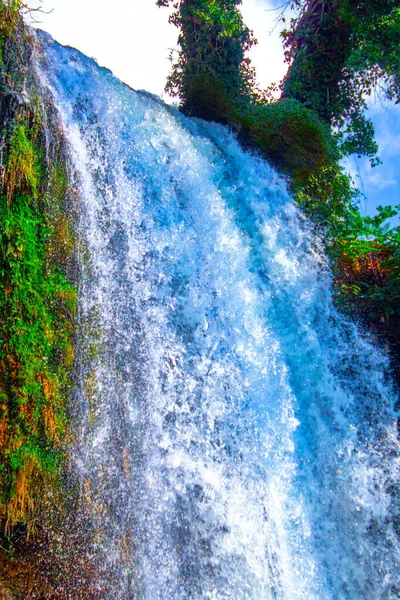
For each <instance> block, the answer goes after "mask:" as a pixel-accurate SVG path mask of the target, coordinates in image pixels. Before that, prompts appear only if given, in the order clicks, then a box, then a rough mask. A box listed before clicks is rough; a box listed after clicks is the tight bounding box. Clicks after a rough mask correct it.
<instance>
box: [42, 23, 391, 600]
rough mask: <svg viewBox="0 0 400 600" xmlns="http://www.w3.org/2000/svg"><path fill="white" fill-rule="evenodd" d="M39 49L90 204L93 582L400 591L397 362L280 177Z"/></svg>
mask: <svg viewBox="0 0 400 600" xmlns="http://www.w3.org/2000/svg"><path fill="white" fill-rule="evenodd" d="M40 39H41V43H42V44H43V46H44V56H43V57H41V59H40V63H41V65H40V69H41V79H42V82H43V84H44V85H45V86H46V87H47V88H48V89H49V90H50V92H51V94H52V95H53V98H54V102H55V105H56V107H57V109H58V111H59V114H60V118H61V120H62V123H63V127H64V129H65V133H66V136H67V139H68V143H69V148H70V154H71V161H72V162H73V164H74V168H75V171H76V173H77V185H78V188H79V195H80V236H81V240H82V247H84V249H85V250H84V252H82V266H81V269H82V280H81V285H80V323H81V327H82V339H81V346H82V351H81V354H82V355H84V358H85V360H83V361H82V363H81V364H80V365H79V367H78V369H79V372H80V374H81V375H80V389H78V390H77V407H76V427H77V428H78V435H77V443H76V448H75V453H74V461H75V464H76V466H77V468H78V469H79V472H80V475H81V481H82V496H83V497H84V498H85V499H86V501H87V502H88V503H89V504H90V506H91V510H92V514H93V520H94V522H95V524H96V526H97V528H98V544H99V548H104V560H103V562H102V565H101V572H100V574H99V588H101V587H104V589H105V587H106V585H107V583H106V582H107V581H112V582H113V583H112V590H111V592H110V591H109V592H107V594H108V595H107V596H105V597H107V598H108V597H109V598H113V599H114V598H115V599H124V600H126V599H129V598H145V599H149V600H153V599H158V598H159V599H162V600H170V599H171V600H172V599H173V600H178V599H179V600H187V599H189V598H192V599H200V598H209V599H215V600H217V599H218V600H222V599H225V598H226V599H227V598H232V599H235V600H236V599H237V600H239V599H249V600H250V599H251V600H261V599H265V600H272V599H278V600H313V599H315V600H317V599H318V600H339V599H348V600H356V599H360V600H367V599H371V600H375V599H378V598H379V599H384V598H396V597H398V594H399V593H400V582H399V569H398V567H397V565H398V561H399V559H400V557H399V540H398V534H399V527H398V523H399V520H398V500H397V497H398V483H397V482H398V469H399V458H398V439H397V428H396V414H395V412H394V410H393V403H394V401H395V398H394V393H393V390H392V388H391V387H390V385H389V383H388V382H387V381H386V379H385V370H386V368H387V365H386V362H385V359H384V358H383V357H382V355H381V354H380V353H379V352H378V351H377V350H376V349H375V348H373V347H372V346H371V345H370V343H369V341H368V340H367V339H365V338H363V337H362V336H361V335H360V333H359V332H358V330H357V328H356V327H355V326H354V325H353V324H351V323H349V322H347V321H346V320H345V319H344V318H343V317H342V316H340V315H339V314H338V313H337V312H336V310H335V308H334V306H333V304H332V297H331V290H330V278H329V274H328V270H327V267H326V263H325V259H324V257H323V255H322V252H321V251H320V249H319V248H318V244H317V243H316V242H315V240H314V238H313V235H312V234H311V233H310V231H309V229H308V226H307V223H306V222H305V220H304V218H303V217H302V216H301V214H299V212H298V210H297V209H296V208H295V207H294V206H293V203H292V201H291V199H290V197H289V195H288V194H287V191H286V188H285V184H284V182H283V181H282V180H281V179H280V178H279V177H278V176H277V175H276V173H275V172H274V171H273V169H272V168H271V167H270V166H269V165H268V164H267V163H266V162H264V161H263V160H261V159H260V158H257V157H255V156H253V155H251V154H249V153H246V152H245V151H244V150H243V149H241V147H240V146H239V144H238V143H237V141H236V140H235V137H234V136H233V135H232V134H230V133H229V132H228V131H227V130H226V129H225V128H223V127H222V126H218V125H215V124H205V123H203V122H197V121H192V120H189V119H186V118H184V117H183V116H181V115H179V114H178V113H177V112H176V111H175V110H174V109H172V108H169V107H167V106H165V105H164V104H163V103H162V102H160V101H159V100H158V99H156V98H154V97H152V96H150V95H148V94H146V93H137V92H134V91H132V90H131V89H129V88H128V87H127V86H125V85H123V84H122V83H121V82H119V81H118V80H117V79H115V78H114V77H113V76H112V74H111V73H110V72H109V71H107V70H105V69H101V68H99V67H98V66H97V65H96V64H95V63H94V62H93V61H92V60H90V59H88V58H86V57H85V56H83V55H82V54H80V53H79V52H77V51H76V50H74V49H71V48H64V47H62V46H59V45H58V44H57V43H55V42H53V41H52V40H51V39H50V38H48V37H47V36H45V35H44V34H40ZM132 68H134V66H133V67H132ZM93 343H95V345H97V354H96V353H94V355H92V356H89V357H88V356H87V354H88V352H87V348H90V345H91V344H93ZM85 349H86V350H85ZM85 352H86V355H85ZM93 356H94V357H93Z"/></svg>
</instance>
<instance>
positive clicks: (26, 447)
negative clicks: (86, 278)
mask: <svg viewBox="0 0 400 600" xmlns="http://www.w3.org/2000/svg"><path fill="white" fill-rule="evenodd" d="M0 13H1V14H3V13H4V5H2V6H0ZM13 15H14V13H13ZM0 16H1V15H0ZM9 29H11V25H10V24H9ZM0 34H1V40H2V43H3V48H5V50H4V55H5V53H7V56H8V59H7V60H8V63H7V65H8V66H7V69H8V72H7V73H5V72H3V71H1V73H0V75H1V87H0V90H1V91H2V95H1V102H2V107H3V115H5V121H4V128H3V140H4V142H5V143H4V148H3V157H4V158H3V161H4V164H3V167H4V185H3V189H2V190H0V271H1V275H2V282H3V290H2V291H3V293H2V294H0V490H1V492H0V517H2V518H3V519H4V520H5V522H6V523H7V525H8V527H12V526H13V525H15V524H16V523H18V522H20V521H23V522H25V523H26V524H27V525H28V528H29V529H32V527H33V525H34V521H35V518H36V517H37V512H38V508H39V506H40V499H41V497H43V494H44V490H45V489H46V487H47V488H48V487H49V486H50V487H51V488H54V489H55V486H56V482H57V473H58V467H59V466H60V464H61V463H60V461H62V452H61V444H62V440H63V439H64V438H65V436H67V435H68V422H67V417H66V408H65V407H66V399H67V397H68V394H69V390H70V385H71V384H70V373H71V369H72V366H73V361H74V344H73V336H74V329H75V325H74V315H75V310H76V299H77V291H76V288H75V287H74V286H73V285H72V283H71V282H70V280H69V278H68V273H70V272H71V271H72V268H71V265H72V262H71V261H72V260H73V251H74V247H75V245H76V240H75V237H74V232H73V227H72V223H71V221H72V220H71V218H70V216H69V215H68V211H67V210H66V198H67V197H68V195H69V189H68V188H69V182H68V173H67V168H66V165H65V162H64V159H63V150H62V141H61V140H60V139H58V137H57V136H58V135H59V134H58V133H57V132H55V131H53V133H52V136H53V137H52V140H51V141H50V143H49V140H46V133H45V130H44V127H43V113H42V107H41V103H40V99H39V98H38V96H37V93H36V92H35V88H34V80H33V79H31V78H30V77H31V75H30V73H31V71H30V70H29V65H28V64H27V60H28V59H29V55H30V54H29V53H30V50H29V48H30V46H29V44H30V41H29V40H27V34H25V33H24V29H23V27H22V25H21V23H20V29H19V33H18V36H14V35H11V34H10V33H9V32H7V28H6V27H5V25H4V24H3V25H2V26H0ZM17 37H18V39H17ZM10 57H11V58H10ZM14 58H15V60H14ZM27 77H28V78H29V80H28V82H27V81H26V78H27ZM26 86H28V88H29V98H30V100H29V105H26V104H24V105H21V104H19V103H16V102H14V98H15V96H16V94H18V93H22V90H23V89H24V88H25V87H26ZM11 91H12V93H11Z"/></svg>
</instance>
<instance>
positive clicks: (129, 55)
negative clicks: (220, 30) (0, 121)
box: [39, 0, 400, 214]
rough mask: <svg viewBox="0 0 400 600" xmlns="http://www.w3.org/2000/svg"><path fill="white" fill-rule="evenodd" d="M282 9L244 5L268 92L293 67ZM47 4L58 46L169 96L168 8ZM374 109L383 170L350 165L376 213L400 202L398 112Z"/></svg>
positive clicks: (254, 2)
mask: <svg viewBox="0 0 400 600" xmlns="http://www.w3.org/2000/svg"><path fill="white" fill-rule="evenodd" d="M281 4H282V1H281V0H243V4H242V12H243V16H244V20H245V22H246V24H247V25H248V26H249V27H250V28H251V29H253V30H254V33H255V36H256V38H258V41H259V43H258V45H257V46H256V47H255V48H254V49H253V50H252V53H251V60H252V63H253V64H254V65H255V67H256V70H257V77H258V80H259V84H260V85H261V86H262V87H267V86H268V85H269V84H270V83H271V82H273V81H279V80H280V79H281V78H282V77H283V75H284V73H285V71H286V68H287V67H286V65H285V64H284V60H283V49H282V44H281V40H280V36H279V32H280V30H281V28H282V27H281V25H280V24H277V23H276V18H277V16H279V15H280V13H281V9H279V8H275V9H274V7H279V6H280V5H281ZM42 5H43V9H44V10H46V11H52V12H51V13H50V14H47V15H46V14H43V15H41V16H40V20H41V23H40V24H39V26H40V27H41V28H42V29H45V30H47V31H48V32H49V33H50V34H51V35H52V36H53V37H54V38H55V39H56V40H58V41H59V42H60V43H62V44H66V45H70V46H74V47H75V48H78V49H79V50H81V51H82V52H84V53H85V54H87V55H88V56H92V57H94V58H96V59H97V61H98V62H99V64H101V65H102V66H105V67H108V68H110V69H111V70H112V71H113V72H114V74H115V75H116V76H117V77H119V78H120V79H122V80H123V81H125V83H127V84H128V85H130V86H131V87H133V88H134V89H146V90H148V91H150V92H152V93H155V94H157V95H161V96H162V95H163V88H164V85H165V79H166V76H167V74H168V72H169V69H170V63H169V60H168V56H169V53H170V49H172V48H176V43H177V30H176V28H175V27H173V26H172V25H170V24H169V23H168V10H166V9H159V8H157V7H156V6H155V0H118V2H116V3H115V4H113V6H112V8H110V3H109V0H84V1H82V0H68V1H66V0H44V1H43V2H42ZM286 16H287V18H289V17H290V15H288V14H287V15H286ZM164 99H165V100H166V101H171V99H169V98H168V97H165V96H164ZM369 106H370V110H369V116H370V117H371V118H372V121H373V123H374V125H375V129H376V137H377V141H378V144H379V155H380V158H381V159H382V162H383V164H382V165H380V166H378V167H375V168H373V169H372V168H371V167H370V165H369V162H368V160H366V159H357V158H355V157H352V158H350V159H349V160H348V161H347V163H346V164H347V168H348V169H349V171H350V173H351V174H352V176H353V177H354V178H355V180H356V185H357V186H358V187H359V188H360V189H361V190H362V191H363V192H364V193H365V195H366V196H367V198H368V201H367V202H363V204H362V207H361V208H362V212H363V213H364V214H365V212H367V214H374V212H375V209H376V207H377V206H379V205H380V204H383V205H385V204H392V205H395V204H397V203H400V118H399V117H400V106H395V105H393V104H389V103H387V102H386V103H385V102H382V101H381V100H380V99H379V98H372V99H370V101H369Z"/></svg>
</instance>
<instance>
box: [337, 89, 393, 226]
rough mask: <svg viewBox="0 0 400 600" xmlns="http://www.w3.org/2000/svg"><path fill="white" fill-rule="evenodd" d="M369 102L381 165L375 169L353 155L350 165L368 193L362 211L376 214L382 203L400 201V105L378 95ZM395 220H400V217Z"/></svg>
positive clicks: (360, 187) (357, 180) (359, 182)
mask: <svg viewBox="0 0 400 600" xmlns="http://www.w3.org/2000/svg"><path fill="white" fill-rule="evenodd" d="M368 104H369V110H368V113H367V114H368V116H369V117H370V119H371V120H372V122H373V124H374V126H375V133H376V139H377V142H378V145H379V157H380V159H381V160H382V164H381V165H379V166H377V167H374V168H372V167H371V166H370V164H369V161H368V160H367V159H366V158H361V159H360V158H357V157H351V158H349V159H348V161H347V167H348V169H349V171H350V173H351V175H352V176H353V177H354V178H355V180H356V185H357V187H358V188H359V189H360V190H361V191H362V192H364V193H365V195H366V196H367V201H366V202H363V203H362V206H361V210H362V212H363V214H374V213H375V209H376V207H377V206H379V205H383V206H385V205H386V204H391V205H392V206H395V205H396V204H400V105H396V104H394V103H389V102H387V101H384V100H382V99H380V98H378V97H375V98H371V99H369V102H368ZM396 223H400V219H399V217H397V218H396Z"/></svg>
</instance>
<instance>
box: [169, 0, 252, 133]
mask: <svg viewBox="0 0 400 600" xmlns="http://www.w3.org/2000/svg"><path fill="white" fill-rule="evenodd" d="M171 3H172V0H159V1H158V2H157V4H158V5H159V6H167V5H168V4H171ZM240 4H241V0H211V1H210V0H181V1H180V2H177V3H176V4H174V6H175V12H174V13H173V14H172V16H171V17H170V22H171V23H173V24H174V25H175V26H176V27H178V28H179V32H180V33H179V38H178V43H179V45H180V47H181V50H180V52H179V56H178V58H177V60H176V61H175V62H174V63H173V67H172V73H171V75H170V76H169V78H168V82H167V87H166V89H167V91H169V93H170V94H171V95H173V96H179V97H180V98H181V101H182V110H183V111H184V112H186V113H187V114H190V115H193V116H198V117H203V118H206V119H207V118H208V119H212V120H217V121H221V122H225V123H227V122H229V120H230V117H231V114H230V113H231V110H232V107H233V105H235V104H237V103H239V102H241V101H242V100H244V99H247V98H248V97H249V96H251V93H252V87H253V84H254V71H253V69H252V68H251V67H250V64H249V60H248V59H246V57H245V54H246V52H247V51H248V50H249V49H250V48H251V46H252V45H253V44H254V43H255V40H254V38H253V35H252V33H251V31H250V30H249V29H248V28H247V27H246V26H245V25H244V24H243V20H242V16H241V13H240V11H239V10H238V8H237V7H238V5H240ZM214 99H216V102H214Z"/></svg>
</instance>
